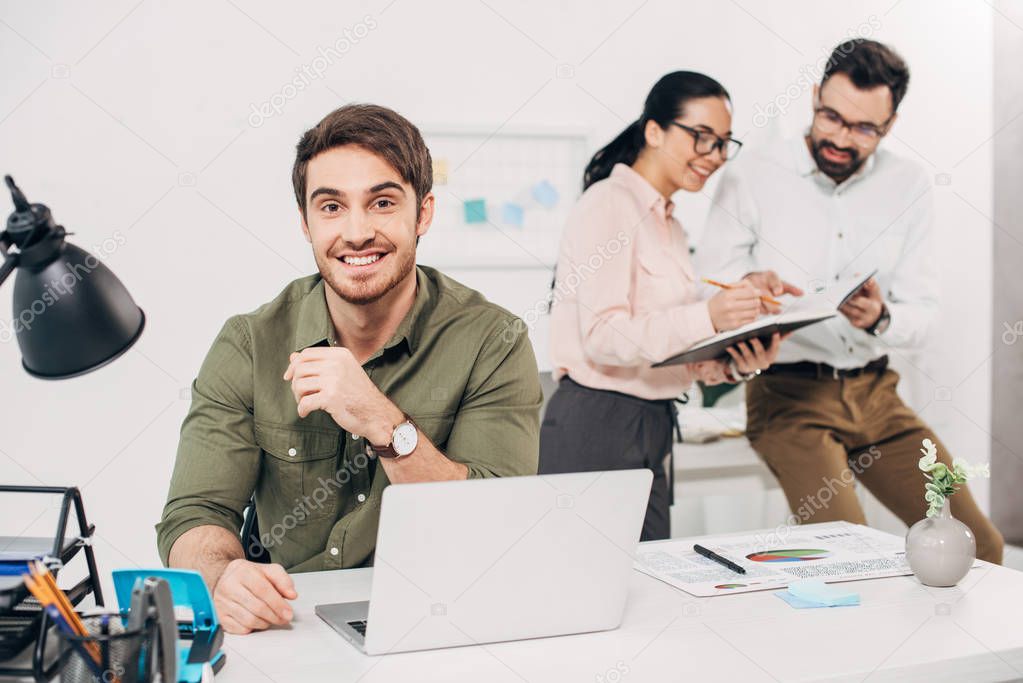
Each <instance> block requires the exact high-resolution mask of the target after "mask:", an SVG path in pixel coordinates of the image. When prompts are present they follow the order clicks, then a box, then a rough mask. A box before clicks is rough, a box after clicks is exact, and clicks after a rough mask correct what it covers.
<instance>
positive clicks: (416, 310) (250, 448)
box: [156, 266, 542, 571]
mask: <svg viewBox="0 0 1023 683" xmlns="http://www.w3.org/2000/svg"><path fill="white" fill-rule="evenodd" d="M416 282H417V290H416V298H415V303H414V304H413V306H412V309H411V310H410V311H409V313H408V315H407V316H406V317H405V319H404V320H403V321H402V322H401V324H400V325H399V326H398V329H397V331H396V332H395V334H394V336H393V337H391V339H390V340H389V341H388V342H387V343H386V344H385V345H384V347H383V348H382V349H380V350H379V351H378V352H377V353H375V354H374V355H373V356H372V357H371V358H370V359H369V360H367V361H366V362H365V363H364V364H363V369H365V371H366V373H367V374H368V375H369V376H370V378H371V379H372V380H373V382H374V383H375V384H376V385H377V387H379V388H380V390H381V391H382V392H383V393H384V394H385V395H386V396H387V397H388V398H390V399H391V401H393V402H394V403H395V404H396V405H397V406H398V407H399V408H401V410H403V411H404V412H406V413H407V414H408V415H410V416H412V418H413V420H414V421H415V422H416V424H417V425H418V426H419V428H420V429H421V430H422V432H423V433H424V434H425V435H426V436H427V437H428V438H429V439H430V441H431V442H432V443H433V444H434V445H435V446H437V448H439V449H440V451H441V452H442V453H444V454H445V455H446V456H447V457H448V458H450V459H451V460H454V461H456V462H460V463H464V464H465V465H466V466H467V467H468V469H469V477H470V478H478V477H503V476H514V475H527V474H536V467H537V458H538V454H539V409H540V403H541V399H542V394H541V390H540V382H539V378H538V376H537V367H536V359H535V357H534V355H533V350H532V346H531V345H530V343H529V339H528V336H527V334H526V331H525V330H526V328H525V325H524V324H523V323H522V322H521V321H520V320H519V319H517V318H516V317H515V316H513V315H512V314H510V313H509V312H507V311H505V310H504V309H502V308H500V307H499V306H496V305H494V304H492V303H489V302H488V301H487V300H486V299H484V298H483V296H482V295H481V294H479V293H478V292H476V291H474V290H472V289H469V288H468V287H465V286H464V285H461V284H459V283H458V282H456V281H454V280H452V279H450V278H448V277H446V276H445V275H443V274H441V273H439V272H437V271H436V270H433V269H432V268H427V267H424V266H419V267H418V268H417V269H416ZM328 344H336V340H335V335H334V327H333V324H332V322H331V319H330V316H329V313H328V311H327V303H326V299H325V297H324V282H323V280H322V278H321V277H320V276H319V275H312V276H309V277H305V278H301V279H299V280H295V281H294V282H292V283H291V284H289V285H288V286H287V288H285V290H284V291H283V292H282V293H281V294H280V295H279V296H278V297H277V298H276V299H274V300H273V301H271V302H269V303H267V304H265V305H264V306H262V307H260V308H259V309H257V310H256V311H254V312H252V313H249V314H245V315H238V316H234V317H232V318H230V319H229V320H228V321H227V322H226V323H225V324H224V327H223V329H222V330H221V331H220V334H219V335H218V336H217V338H216V340H215V341H214V342H213V347H212V348H211V349H210V351H209V353H208V354H207V356H206V360H205V361H204V362H203V365H202V368H201V369H200V370H199V376H198V377H197V378H196V380H195V382H193V384H192V405H191V409H190V410H189V412H188V416H187V417H186V418H185V421H184V424H183V425H182V427H181V440H180V443H179V445H178V453H177V461H176V463H175V466H174V474H173V476H172V478H171V483H170V492H169V494H168V497H167V504H166V506H165V507H164V511H163V519H162V520H161V521H160V523H159V524H157V527H156V528H157V542H158V545H159V549H160V556H161V558H162V559H163V561H164V563H166V562H167V557H168V555H169V553H170V549H171V547H172V546H173V545H174V541H176V540H177V538H178V537H179V536H180V535H181V534H182V533H184V532H185V531H188V530H189V529H191V528H193V527H196V526H200V525H204V524H213V525H216V526H221V527H224V528H225V529H228V530H230V531H231V532H232V533H235V534H237V533H239V529H240V527H241V522H242V513H243V511H244V509H245V506H246V505H247V504H248V502H249V499H250V497H252V496H253V495H254V496H255V501H256V511H257V513H258V518H259V529H260V536H261V539H262V541H263V545H264V546H266V548H267V550H269V552H270V557H271V559H272V560H273V561H274V562H279V563H280V564H282V565H284V567H285V568H286V569H288V570H289V571H313V570H321V569H339V568H346V567H356V566H360V565H363V564H366V563H368V562H371V561H372V553H373V549H374V547H375V545H376V534H377V523H378V521H379V518H380V500H381V495H382V494H383V490H384V487H385V486H387V485H388V483H389V482H388V479H387V475H386V473H385V472H384V468H383V467H374V466H373V465H374V464H375V463H371V462H370V460H369V458H368V457H367V455H366V450H365V440H364V439H362V438H360V437H359V436H357V435H353V434H349V433H348V432H346V431H344V430H343V429H341V428H340V427H339V426H338V425H337V424H336V423H335V422H334V420H333V419H332V418H331V417H330V415H329V414H327V413H326V412H323V411H315V412H313V413H312V414H310V415H309V416H308V417H306V418H305V419H302V418H299V417H298V412H297V408H296V403H295V399H294V396H293V395H292V393H291V386H290V384H289V383H288V382H285V381H284V380H283V379H282V376H283V375H284V371H285V369H286V368H287V367H288V359H289V354H290V353H291V352H292V351H301V350H302V349H304V348H306V347H309V346H318V345H319V346H323V345H328ZM409 457H413V458H414V457H415V454H414V453H413V454H412V455H411V456H409ZM467 514H469V513H467Z"/></svg>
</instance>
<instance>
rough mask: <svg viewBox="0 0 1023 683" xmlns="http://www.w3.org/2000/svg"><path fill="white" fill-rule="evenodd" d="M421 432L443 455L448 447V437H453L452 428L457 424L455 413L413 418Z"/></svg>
mask: <svg viewBox="0 0 1023 683" xmlns="http://www.w3.org/2000/svg"><path fill="white" fill-rule="evenodd" d="M412 421H413V422H415V424H416V426H417V427H419V429H420V431H422V432H423V434H425V435H426V438H428V439H429V440H430V443H432V444H433V445H434V446H436V447H437V450H439V451H441V452H442V453H443V452H444V451H445V448H446V446H447V445H448V437H449V436H451V427H453V426H454V424H455V414H454V413H437V414H433V415H419V416H416V417H413V418H412Z"/></svg>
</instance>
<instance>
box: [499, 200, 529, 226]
mask: <svg viewBox="0 0 1023 683" xmlns="http://www.w3.org/2000/svg"><path fill="white" fill-rule="evenodd" d="M501 222H502V223H507V224H508V225H514V226H515V227H516V228H521V227H522V224H523V223H524V222H525V212H524V211H523V210H522V206H520V205H519V204H516V203H515V202H505V203H504V204H502V205H501Z"/></svg>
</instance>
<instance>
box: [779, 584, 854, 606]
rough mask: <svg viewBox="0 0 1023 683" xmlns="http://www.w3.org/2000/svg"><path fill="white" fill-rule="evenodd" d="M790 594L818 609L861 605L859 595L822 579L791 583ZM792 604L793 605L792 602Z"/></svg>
mask: <svg viewBox="0 0 1023 683" xmlns="http://www.w3.org/2000/svg"><path fill="white" fill-rule="evenodd" d="M788 594H789V595H791V596H793V597H795V598H796V600H798V601H800V602H804V603H811V604H812V605H816V606H817V607H843V606H847V605H858V604H860V596H859V593H855V592H853V591H850V590H848V589H846V588H840V587H838V586H831V585H828V584H826V583H824V582H823V581H821V580H820V579H803V580H802V581H796V582H794V583H791V584H789V588H788ZM782 599H783V600H785V599H786V598H785V597H782ZM786 601H787V602H790V601H788V600H786ZM790 604H792V603H791V602H790ZM793 606H795V605H793Z"/></svg>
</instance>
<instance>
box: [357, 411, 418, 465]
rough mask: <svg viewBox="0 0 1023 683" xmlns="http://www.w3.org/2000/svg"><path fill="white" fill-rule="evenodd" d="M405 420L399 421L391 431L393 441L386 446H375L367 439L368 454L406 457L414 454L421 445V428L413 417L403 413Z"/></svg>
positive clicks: (381, 456)
mask: <svg viewBox="0 0 1023 683" xmlns="http://www.w3.org/2000/svg"><path fill="white" fill-rule="evenodd" d="M403 415H404V416H405V421H404V422H401V423H399V424H398V425H397V426H395V428H394V429H393V430H392V431H391V442H390V443H389V444H387V445H385V446H374V445H373V444H371V443H369V440H368V439H367V440H366V450H367V455H376V456H377V457H378V458H394V459H398V458H404V457H405V456H408V455H412V452H413V451H415V450H416V446H418V445H419V428H418V427H416V424H415V423H414V422H413V421H412V418H411V417H409V416H408V415H407V414H405V413H403Z"/></svg>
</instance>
